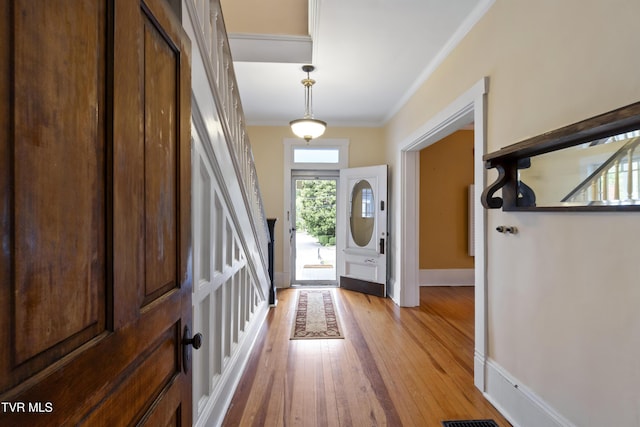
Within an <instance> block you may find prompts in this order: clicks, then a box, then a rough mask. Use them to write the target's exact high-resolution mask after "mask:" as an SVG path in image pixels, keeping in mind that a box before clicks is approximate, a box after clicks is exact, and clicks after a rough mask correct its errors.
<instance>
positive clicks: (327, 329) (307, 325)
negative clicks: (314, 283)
mask: <svg viewBox="0 0 640 427" xmlns="http://www.w3.org/2000/svg"><path fill="white" fill-rule="evenodd" d="M328 338H344V335H343V333H342V328H341V325H340V319H338V314H337V313H336V310H335V304H334V301H333V292H332V291H331V290H327V289H322V290H307V289H303V290H299V291H298V302H297V304H296V314H295V317H294V322H293V328H292V331H291V339H292V340H304V339H328Z"/></svg>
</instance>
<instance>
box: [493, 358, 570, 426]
mask: <svg viewBox="0 0 640 427" xmlns="http://www.w3.org/2000/svg"><path fill="white" fill-rule="evenodd" d="M485 366H486V372H487V376H486V383H485V386H486V389H485V393H484V395H485V397H486V398H487V400H489V402H491V404H492V405H493V406H495V407H496V409H498V411H500V412H501V413H502V415H503V416H504V417H505V418H507V419H508V420H509V422H510V423H511V424H513V426H514V427H527V426H536V427H575V424H573V423H571V422H570V421H569V420H567V419H566V418H564V417H563V416H562V415H560V414H559V413H558V412H557V411H556V410H555V409H553V408H552V407H551V406H550V405H549V404H548V403H547V402H545V401H544V400H543V399H542V398H541V397H540V396H538V395H537V394H535V393H534V392H533V391H532V390H531V389H529V388H528V387H526V386H525V385H523V384H522V383H520V382H519V381H518V380H516V379H515V378H514V377H513V376H511V375H510V374H509V373H508V372H507V371H506V370H504V369H503V368H502V367H501V366H500V365H498V364H497V363H496V362H495V361H493V360H490V359H487V361H486V365H485Z"/></svg>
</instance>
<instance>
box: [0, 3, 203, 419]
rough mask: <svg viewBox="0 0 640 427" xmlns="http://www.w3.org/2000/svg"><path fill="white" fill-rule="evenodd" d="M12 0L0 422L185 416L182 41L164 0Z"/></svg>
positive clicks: (4, 43) (186, 191) (2, 178)
mask: <svg viewBox="0 0 640 427" xmlns="http://www.w3.org/2000/svg"><path fill="white" fill-rule="evenodd" d="M8 3H10V4H8V5H6V7H2V8H0V230H1V234H2V251H0V401H1V404H2V405H1V406H0V425H29V426H36V425H42V426H53V425H79V424H84V425H105V426H106V425H133V424H147V425H154V426H155V425H163V426H166V425H183V426H186V425H191V407H192V406H191V372H192V371H191V369H190V366H189V362H188V359H189V358H190V351H191V346H188V347H187V346H183V343H184V340H183V335H184V331H185V328H187V327H191V272H190V270H189V268H190V267H189V266H190V259H189V257H190V255H191V249H190V246H191V242H190V233H191V229H190V218H191V215H190V210H189V209H190V205H191V203H190V176H191V174H190V126H189V125H190V84H191V83H190V64H189V52H190V46H189V41H188V39H187V38H186V36H185V35H184V33H183V32H182V27H181V25H180V22H179V21H178V20H177V19H176V17H175V16H174V15H173V13H172V11H171V10H169V9H168V7H167V2H165V1H163V0H144V1H140V0H127V1H115V2H110V1H109V2H108V1H95V0H74V1H73V2H69V1H67V0H50V1H46V2H45V1H39V2H35V1H31V0H15V1H11V2H8ZM185 350H186V351H185Z"/></svg>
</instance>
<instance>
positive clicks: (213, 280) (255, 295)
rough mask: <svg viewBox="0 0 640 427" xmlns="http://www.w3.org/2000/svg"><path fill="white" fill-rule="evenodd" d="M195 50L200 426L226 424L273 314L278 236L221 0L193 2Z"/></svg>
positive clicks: (189, 20)
mask: <svg viewBox="0 0 640 427" xmlns="http://www.w3.org/2000/svg"><path fill="white" fill-rule="evenodd" d="M182 15H183V26H184V28H185V30H186V32H187V34H188V35H189V37H190V38H191V42H192V58H191V60H192V130H191V133H192V170H193V176H192V181H193V183H192V194H193V197H192V200H193V210H192V212H193V248H194V253H193V258H192V259H193V274H194V280H193V283H194V287H193V300H192V301H193V330H194V331H195V332H201V333H202V334H203V338H204V339H203V345H202V348H200V349H199V350H197V351H194V352H193V366H194V369H193V420H194V424H195V425H202V426H204V425H207V426H209V425H219V424H220V423H221V421H222V419H223V417H224V414H225V412H226V410H227V407H228V405H229V402H230V400H231V397H232V396H233V393H234V390H235V387H236V385H237V383H238V381H239V379H240V376H241V374H242V371H243V369H244V366H245V364H246V361H247V359H248V356H249V353H250V350H251V347H252V346H253V343H254V342H255V339H256V337H257V336H258V332H259V329H260V327H261V326H262V323H263V321H264V319H265V318H266V313H267V310H268V302H267V299H268V295H269V286H270V281H269V273H268V270H267V268H268V253H267V245H268V240H269V236H268V228H267V224H266V218H265V215H264V209H263V205H262V199H261V196H260V189H259V187H258V182H257V174H256V172H255V165H254V163H253V154H252V151H251V146H250V144H249V141H248V138H247V136H246V132H245V128H244V123H243V121H244V114H243V112H242V106H241V105H240V99H239V95H238V93H237V88H236V83H235V76H234V74H233V63H232V61H231V56H230V53H229V46H228V41H227V37H226V32H225V28H224V23H223V21H222V16H221V11H220V4H219V1H218V0H183V14H182Z"/></svg>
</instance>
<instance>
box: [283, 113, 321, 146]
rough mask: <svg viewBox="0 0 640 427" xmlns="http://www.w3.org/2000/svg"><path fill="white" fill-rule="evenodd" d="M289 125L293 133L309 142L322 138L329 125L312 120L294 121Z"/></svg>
mask: <svg viewBox="0 0 640 427" xmlns="http://www.w3.org/2000/svg"><path fill="white" fill-rule="evenodd" d="M289 125H291V130H292V131H293V133H295V134H296V135H297V136H299V137H300V138H303V139H305V140H306V141H307V142H309V141H310V140H312V139H314V138H317V137H319V136H321V135H322V134H323V133H324V130H325V129H326V127H327V124H326V123H325V122H323V121H322V120H318V119H311V118H307V119H297V120H292V121H291V122H289Z"/></svg>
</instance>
